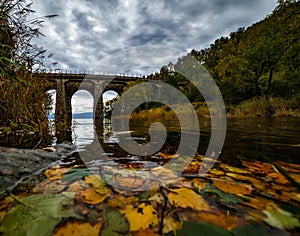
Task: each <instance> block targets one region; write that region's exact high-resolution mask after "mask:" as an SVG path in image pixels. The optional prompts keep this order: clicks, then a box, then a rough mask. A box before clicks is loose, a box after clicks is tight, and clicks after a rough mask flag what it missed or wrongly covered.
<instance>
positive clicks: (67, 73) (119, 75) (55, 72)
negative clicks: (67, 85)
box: [45, 69, 147, 78]
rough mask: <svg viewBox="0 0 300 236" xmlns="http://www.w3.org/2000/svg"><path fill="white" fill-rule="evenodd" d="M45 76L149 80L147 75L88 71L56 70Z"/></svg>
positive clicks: (48, 72)
mask: <svg viewBox="0 0 300 236" xmlns="http://www.w3.org/2000/svg"><path fill="white" fill-rule="evenodd" d="M45 74H62V75H95V76H97V75H101V76H118V77H136V78H147V76H146V75H142V74H126V73H119V74H118V73H111V72H96V71H86V70H62V69H56V70H51V71H47V72H46V73H45Z"/></svg>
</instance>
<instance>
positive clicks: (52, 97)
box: [46, 89, 56, 121]
mask: <svg viewBox="0 0 300 236" xmlns="http://www.w3.org/2000/svg"><path fill="white" fill-rule="evenodd" d="M47 94H48V95H49V97H48V98H49V100H48V101H47V104H46V107H47V109H48V114H47V115H48V119H49V120H50V121H52V120H54V118H55V104H56V90H55V89H51V90H48V91H47Z"/></svg>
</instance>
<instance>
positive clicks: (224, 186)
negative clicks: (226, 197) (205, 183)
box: [212, 179, 253, 195]
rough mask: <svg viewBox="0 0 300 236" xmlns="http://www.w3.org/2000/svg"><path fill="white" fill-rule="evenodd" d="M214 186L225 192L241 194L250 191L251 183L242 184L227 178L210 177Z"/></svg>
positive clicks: (247, 193) (249, 192) (246, 193)
mask: <svg viewBox="0 0 300 236" xmlns="http://www.w3.org/2000/svg"><path fill="white" fill-rule="evenodd" d="M212 181H213V183H214V185H215V187H216V188H218V189H220V190H222V191H223V192H226V193H231V194H236V195H239V194H242V195H249V194H251V193H252V190H253V189H252V186H251V184H244V183H239V182H232V181H228V180H222V179H212Z"/></svg>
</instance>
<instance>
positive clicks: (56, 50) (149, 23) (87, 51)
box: [34, 0, 276, 70]
mask: <svg viewBox="0 0 300 236" xmlns="http://www.w3.org/2000/svg"><path fill="white" fill-rule="evenodd" d="M275 6H276V1H275V0H268V1H267V0H251V1H249V0H185V1H182V0H172V1H171V0H168V1H167V0H166V1H162V0H152V1H138V0H113V1H112V0H102V1H97V0H72V1H71V0H66V1H52V0H34V8H35V9H36V10H37V12H38V13H39V14H40V15H45V14H58V15H59V16H58V17H57V18H55V19H53V20H51V21H50V22H47V23H46V24H45V27H44V29H43V32H44V34H45V35H46V37H45V38H42V39H41V40H40V41H39V43H40V44H41V45H43V46H44V47H45V48H47V49H48V51H49V52H50V53H53V54H54V59H55V60H56V61H57V62H58V63H59V67H60V68H62V69H74V70H91V69H93V67H94V66H95V65H97V63H99V61H100V60H101V59H103V58H105V57H106V56H108V55H110V54H111V53H113V52H117V51H119V50H122V49H124V48H128V47H134V46H141V45H162V46H168V47H173V48H176V49H179V50H182V51H185V52H187V51H189V50H191V49H193V48H194V49H198V50H200V49H202V48H204V47H208V46H209V45H210V44H211V43H213V41H214V40H215V39H217V38H219V37H221V36H228V35H229V33H230V32H232V31H236V30H237V29H238V28H240V27H247V26H250V25H251V24H253V23H254V22H256V21H259V20H262V19H263V18H264V17H266V16H267V15H268V14H270V13H271V12H272V10H273V9H274V8H275Z"/></svg>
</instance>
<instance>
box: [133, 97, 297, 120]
mask: <svg viewBox="0 0 300 236" xmlns="http://www.w3.org/2000/svg"><path fill="white" fill-rule="evenodd" d="M299 107H300V106H299V104H298V102H297V101H295V100H293V99H291V100H285V99H282V98H269V99H265V98H253V99H251V100H247V101H244V102H241V103H240V104H238V105H232V106H226V110H227V117H228V118H231V117H235V118H241V117H300V109H299ZM193 108H194V110H195V112H196V114H197V116H198V118H209V117H210V114H209V109H208V107H207V105H206V104H205V103H200V102H196V103H193ZM177 113H181V114H183V115H187V114H188V113H189V111H188V110H187V109H185V108H184V107H182V108H178V110H177ZM130 118H131V119H132V120H162V119H164V120H174V119H176V114H175V112H174V111H173V110H171V109H170V108H168V107H167V106H161V107H155V108H151V109H148V110H141V111H138V112H134V113H132V114H131V117H130Z"/></svg>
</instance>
